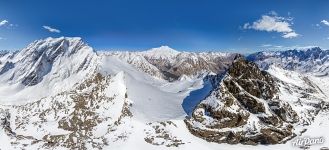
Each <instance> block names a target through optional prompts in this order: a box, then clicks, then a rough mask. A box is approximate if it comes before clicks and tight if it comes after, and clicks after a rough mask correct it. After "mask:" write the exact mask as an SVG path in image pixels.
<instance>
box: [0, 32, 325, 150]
mask: <svg viewBox="0 0 329 150" xmlns="http://www.w3.org/2000/svg"><path fill="white" fill-rule="evenodd" d="M328 58H329V50H322V49H320V48H319V47H314V48H309V49H302V50H298V49H295V50H282V51H264V52H257V53H253V54H250V55H248V56H243V55H241V54H238V53H222V52H199V53H196V52H180V51H176V50H174V49H172V48H170V47H168V46H161V47H159V48H153V49H150V50H147V51H141V52H129V51H126V52H123V51H95V50H94V49H93V48H92V47H90V46H88V44H86V43H85V42H83V40H82V39H81V38H70V37H61V38H46V39H42V40H37V41H35V42H33V43H31V44H29V45H28V46H27V47H26V48H24V49H22V50H20V51H17V52H11V51H1V52H0V119H1V120H0V140H1V142H0V149H186V150H187V149H288V148H291V142H292V141H295V140H296V139H297V138H301V137H323V138H325V139H329V136H328V134H326V132H325V131H326V130H327V129H328V128H329V117H328V113H329V100H328V96H329V84H327V83H329V76H328V72H329V69H328V68H329V59H328ZM254 145H257V146H254ZM325 147H328V143H327V142H326V143H324V144H322V145H308V146H305V147H301V148H310V149H320V148H325Z"/></svg>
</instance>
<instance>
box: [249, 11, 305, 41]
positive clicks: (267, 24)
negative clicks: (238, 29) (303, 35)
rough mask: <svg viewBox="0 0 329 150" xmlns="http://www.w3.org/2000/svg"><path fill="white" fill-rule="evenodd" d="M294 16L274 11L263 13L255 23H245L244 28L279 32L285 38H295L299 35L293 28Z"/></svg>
mask: <svg viewBox="0 0 329 150" xmlns="http://www.w3.org/2000/svg"><path fill="white" fill-rule="evenodd" d="M292 24H293V23H292V18H284V17H280V16H278V14H277V13H276V12H274V11H271V12H270V13H269V14H267V15H263V16H262V17H261V18H260V19H259V20H256V21H255V22H253V23H245V24H244V25H243V29H253V30H258V31H267V32H279V33H282V34H283V35H282V37H283V38H294V37H297V36H299V34H297V33H296V32H295V31H294V30H293V29H292V28H291V25H292Z"/></svg>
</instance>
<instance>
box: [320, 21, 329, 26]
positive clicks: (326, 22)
mask: <svg viewBox="0 0 329 150" xmlns="http://www.w3.org/2000/svg"><path fill="white" fill-rule="evenodd" d="M321 23H323V24H324V25H326V26H329V22H328V21H327V20H322V21H321Z"/></svg>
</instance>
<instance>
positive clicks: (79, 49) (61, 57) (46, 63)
mask: <svg viewBox="0 0 329 150" xmlns="http://www.w3.org/2000/svg"><path fill="white" fill-rule="evenodd" d="M96 59H97V56H96V53H95V52H94V51H93V49H92V48H91V47H89V46H88V45H87V44H85V43H84V42H83V41H82V40H81V39H80V38H66V37H65V38H64V37H61V38H56V39H54V38H47V39H44V40H37V41H35V42H33V43H31V44H30V45H29V46H27V47H26V48H24V49H23V50H21V51H19V52H17V53H12V54H11V53H8V54H7V55H5V56H3V57H1V60H0V61H1V62H2V64H3V65H2V66H1V68H0V89H1V90H0V97H1V100H0V101H2V102H14V101H17V102H19V101H25V102H27V101H30V100H32V99H38V98H41V97H44V96H49V95H52V94H57V93H58V92H61V91H64V90H68V89H70V88H71V87H72V85H74V84H75V83H76V82H77V81H80V80H82V79H84V78H85V77H86V76H88V75H89V74H90V73H91V72H93V70H95V69H96ZM33 91H38V92H36V93H34V94H30V93H33Z"/></svg>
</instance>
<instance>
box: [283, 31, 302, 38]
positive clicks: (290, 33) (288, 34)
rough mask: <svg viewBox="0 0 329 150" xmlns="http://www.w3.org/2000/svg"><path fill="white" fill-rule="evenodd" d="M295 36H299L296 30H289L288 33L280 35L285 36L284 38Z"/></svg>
mask: <svg viewBox="0 0 329 150" xmlns="http://www.w3.org/2000/svg"><path fill="white" fill-rule="evenodd" d="M297 36H299V34H297V33H296V32H289V33H285V34H284V35H282V37H283V38H286V39H291V38H295V37H297Z"/></svg>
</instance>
